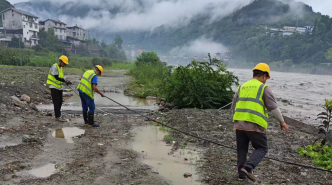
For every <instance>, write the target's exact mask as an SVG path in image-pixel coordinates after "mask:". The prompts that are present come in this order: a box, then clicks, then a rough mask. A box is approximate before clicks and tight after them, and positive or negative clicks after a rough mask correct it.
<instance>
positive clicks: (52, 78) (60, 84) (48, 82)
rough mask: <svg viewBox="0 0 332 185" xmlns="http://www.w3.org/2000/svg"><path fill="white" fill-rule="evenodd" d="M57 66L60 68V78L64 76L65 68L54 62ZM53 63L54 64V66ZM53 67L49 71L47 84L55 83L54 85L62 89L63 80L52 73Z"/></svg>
mask: <svg viewBox="0 0 332 185" xmlns="http://www.w3.org/2000/svg"><path fill="white" fill-rule="evenodd" d="M54 65H55V66H56V67H57V68H58V72H59V78H63V70H62V67H59V65H58V64H54ZM54 65H53V66H54ZM53 66H52V67H51V69H50V71H49V72H48V77H47V81H46V84H48V85H53V86H54V87H56V88H58V89H61V88H62V87H63V82H61V81H58V80H57V79H56V78H55V77H54V76H53V74H52V68H53Z"/></svg>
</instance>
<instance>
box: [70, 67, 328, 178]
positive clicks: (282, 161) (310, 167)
mask: <svg viewBox="0 0 332 185" xmlns="http://www.w3.org/2000/svg"><path fill="white" fill-rule="evenodd" d="M98 69H99V68H98ZM96 70H97V69H96ZM90 75H91V74H90ZM100 75H101V74H100ZM264 75H265V73H264ZM83 76H84V75H83ZM86 76H87V75H86ZM266 77H267V76H265V77H264V78H266ZM68 86H69V87H70V88H71V89H72V90H73V91H75V90H74V89H73V88H72V87H71V86H70V85H68ZM75 93H76V94H77V92H75ZM240 93H241V92H240ZM103 97H105V98H107V99H108V100H110V101H112V102H114V103H116V104H118V105H119V106H121V107H123V108H125V109H127V110H128V111H131V112H133V113H135V114H137V115H139V116H141V117H143V118H145V119H146V120H147V121H152V122H155V123H157V124H158V125H160V126H162V127H166V128H170V129H172V130H174V131H176V132H179V133H182V134H184V135H187V136H190V137H193V138H196V139H198V140H201V141H206V142H209V143H212V144H215V145H217V146H221V147H223V148H227V149H231V150H234V151H237V149H236V148H233V147H231V146H227V145H224V144H222V143H219V142H218V141H213V140H210V139H206V138H202V137H199V136H197V135H196V134H192V133H189V132H186V131H183V130H180V129H177V128H174V127H172V126H169V125H166V124H164V123H162V122H160V121H158V120H156V119H152V118H150V117H148V116H146V115H143V114H141V113H140V112H138V111H135V110H133V109H130V108H128V107H127V106H125V105H122V104H121V103H119V102H117V101H115V100H113V99H111V98H109V97H107V96H105V95H103ZM241 100H244V99H241ZM230 104H231V103H229V104H227V105H225V106H224V107H222V108H221V109H223V108H225V107H227V106H229V105H230ZM97 109H98V108H97ZM99 110H100V109H99ZM101 111H102V110H101ZM102 112H105V111H102ZM107 115H110V114H109V113H108V114H107ZM235 117H236V116H235ZM234 119H235V120H236V118H234ZM282 128H286V127H285V125H284V127H282ZM286 131H288V127H287V129H286ZM262 159H269V160H273V161H277V162H281V163H285V164H289V165H294V166H299V167H303V168H307V169H313V170H319V171H324V172H330V173H331V172H332V171H329V170H325V169H322V168H316V167H313V166H308V165H304V164H299V163H293V162H289V161H284V160H280V159H277V158H271V157H266V156H265V155H264V157H263V158H262ZM247 172H248V171H247ZM248 173H249V172H248ZM245 175H247V174H245ZM250 175H251V174H249V175H248V176H250ZM249 178H250V179H251V178H252V177H249ZM251 180H253V181H254V180H255V179H254V178H253V179H251Z"/></svg>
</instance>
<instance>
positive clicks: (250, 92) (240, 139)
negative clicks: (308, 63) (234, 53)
mask: <svg viewBox="0 0 332 185" xmlns="http://www.w3.org/2000/svg"><path fill="white" fill-rule="evenodd" d="M270 78H271V71H270V67H269V66H268V65H267V64H265V63H260V64H258V65H256V67H255V68H254V69H253V79H252V80H249V81H247V82H246V83H244V84H242V85H240V86H239V87H238V90H237V92H236V93H235V96H234V98H233V104H232V110H234V117H233V122H234V129H235V130H236V143H237V166H238V174H239V180H245V179H246V178H247V177H248V178H249V179H250V180H252V181H254V182H255V181H256V178H255V177H254V176H253V175H252V171H253V170H254V169H255V168H256V167H257V166H258V164H259V163H260V162H261V161H262V160H263V158H264V157H265V155H266V154H267V151H268V144H267V137H266V130H267V128H268V114H267V111H271V113H272V115H273V116H274V117H275V118H276V119H277V120H278V121H279V123H280V128H281V129H285V131H286V133H288V125H287V124H286V123H285V121H284V119H283V116H282V114H281V112H280V109H279V107H278V104H277V101H276V99H275V97H274V95H273V93H272V91H271V89H270V88H269V87H268V86H267V85H265V83H266V81H267V80H268V79H270ZM249 142H251V144H252V146H253V148H254V149H255V150H254V152H253V153H252V154H251V155H250V157H249V159H248V160H247V154H248V149H249Z"/></svg>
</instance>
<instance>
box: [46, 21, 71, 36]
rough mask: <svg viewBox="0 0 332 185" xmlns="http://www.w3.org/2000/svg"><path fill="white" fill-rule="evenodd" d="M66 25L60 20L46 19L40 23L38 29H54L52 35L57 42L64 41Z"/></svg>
mask: <svg viewBox="0 0 332 185" xmlns="http://www.w3.org/2000/svg"><path fill="white" fill-rule="evenodd" d="M66 25H67V24H66V23H64V22H61V21H60V20H52V19H47V20H45V21H40V29H44V30H45V31H48V30H49V29H54V35H55V36H56V37H58V39H59V40H66V37H67V32H66Z"/></svg>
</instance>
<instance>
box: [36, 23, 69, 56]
mask: <svg viewBox="0 0 332 185" xmlns="http://www.w3.org/2000/svg"><path fill="white" fill-rule="evenodd" d="M38 36H39V39H40V40H39V45H37V46H35V47H34V49H35V50H36V52H41V53H42V52H57V53H61V54H66V55H68V53H67V51H66V49H65V47H66V45H64V44H63V43H62V42H61V41H59V40H58V37H56V36H55V34H54V29H49V30H48V31H47V32H46V31H45V30H43V29H42V30H40V31H39V33H38Z"/></svg>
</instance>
